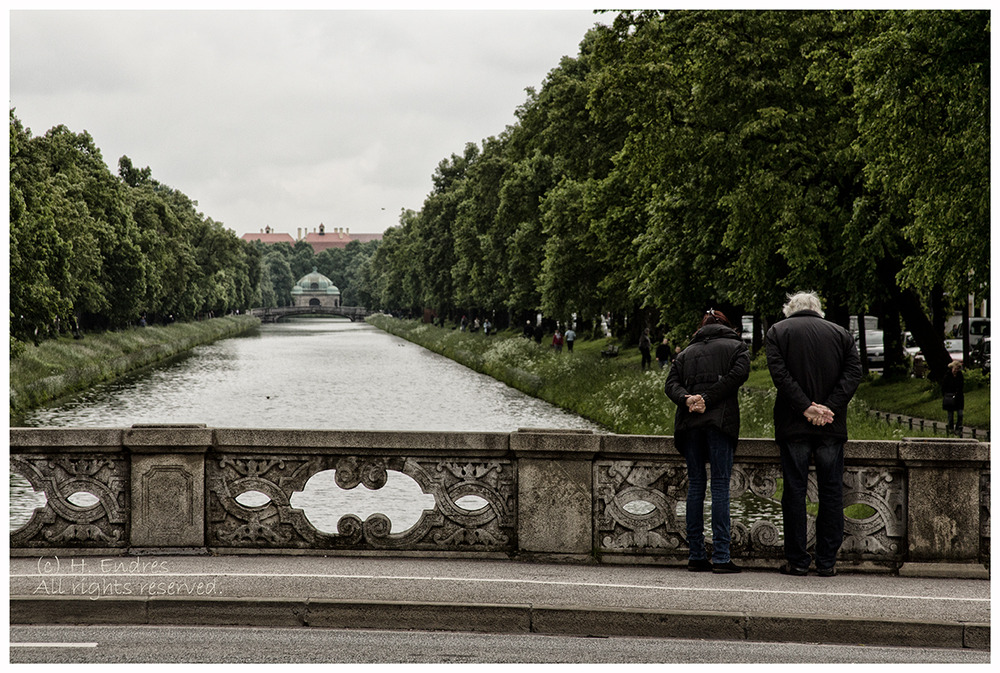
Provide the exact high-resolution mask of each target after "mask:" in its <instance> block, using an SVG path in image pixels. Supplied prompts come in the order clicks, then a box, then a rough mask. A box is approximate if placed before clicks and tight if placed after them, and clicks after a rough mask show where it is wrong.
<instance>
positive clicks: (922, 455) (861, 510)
mask: <svg viewBox="0 0 1000 673" xmlns="http://www.w3.org/2000/svg"><path fill="white" fill-rule="evenodd" d="M10 444H11V449H10V451H11V457H10V461H11V469H12V471H14V472H17V473H19V474H22V475H24V477H25V478H26V479H27V480H28V481H29V482H30V483H31V484H32V486H33V487H34V489H35V490H36V491H41V492H44V494H45V496H46V499H47V503H46V505H45V506H44V507H43V508H40V509H37V510H36V511H35V512H34V514H33V516H32V517H31V519H30V521H28V522H27V523H26V524H25V525H23V526H21V527H20V528H18V529H17V530H15V531H13V532H12V533H11V548H12V553H14V554H17V553H20V552H19V550H33V551H35V552H37V551H38V550H40V549H50V550H51V549H64V550H76V551H78V552H81V553H87V552H88V551H91V552H92V551H98V550H104V551H105V552H108V553H110V552H114V553H125V552H137V551H138V552H141V551H147V550H160V551H163V550H170V549H177V550H180V549H184V550H191V549H202V550H205V551H211V552H217V553H225V552H238V553H255V552H266V553H318V552H323V553H328V552H329V553H338V552H343V553H362V554H368V553H376V554H377V553H387V554H389V553H391V554H398V553H406V554H416V555H420V554H428V555H434V556H440V555H447V554H455V555H460V556H462V557H464V558H468V557H469V556H470V555H471V556H474V555H476V554H483V555H489V557H491V558H494V557H496V556H497V555H498V554H499V555H506V556H508V557H510V558H525V559H531V558H540V559H541V558H544V559H546V560H552V559H564V560H567V561H588V562H599V563H617V564H620V563H660V564H667V565H683V564H684V563H685V562H686V559H687V553H688V550H687V547H686V542H685V525H684V520H683V519H684V517H683V513H679V511H678V510H679V508H683V504H684V501H685V495H686V489H687V475H686V468H685V464H684V460H683V458H682V457H681V456H680V455H679V454H678V453H677V451H676V448H675V446H674V442H673V438H672V437H663V436H633V435H605V434H593V433H589V432H573V431H553V430H544V429H525V430H521V431H518V432H514V433H474V432H473V433H463V432H376V431H343V430H294V429H293V430H281V429H250V428H215V429H213V428H206V427H204V426H199V425H170V426H149V425H146V426H133V427H131V428H104V429H76V428H41V429H31V428H12V429H11V430H10ZM325 471H333V473H334V475H335V480H336V483H337V485H338V486H339V487H340V488H342V489H348V492H350V491H349V489H352V488H354V487H356V486H364V487H365V488H366V489H370V490H378V489H381V488H383V487H384V486H385V485H386V483H387V481H388V477H389V475H390V474H392V473H397V472H398V473H400V474H401V475H404V476H405V477H408V478H409V479H410V480H412V481H413V482H415V484H416V486H417V487H419V490H420V491H421V492H422V493H423V494H425V495H426V496H429V497H432V499H433V503H434V504H433V508H431V509H424V510H423V513H422V514H421V515H420V517H419V520H418V521H417V522H416V523H415V524H413V525H412V526H411V527H410V528H409V529H407V530H405V531H403V532H394V531H393V530H392V529H391V521H390V520H389V518H388V517H386V516H383V515H380V514H373V515H371V516H369V517H367V518H366V519H365V520H364V521H362V520H361V519H360V518H359V517H357V516H354V515H345V516H343V517H342V518H341V519H340V520H339V523H338V524H337V526H336V531H324V530H319V529H317V528H316V527H315V526H314V525H313V523H312V522H311V521H310V520H309V518H308V517H307V516H306V514H305V513H304V512H303V510H302V509H298V508H296V507H295V506H293V504H292V500H293V496H294V495H295V494H297V493H299V492H301V491H303V490H304V489H305V487H306V484H307V482H308V481H309V480H310V479H311V478H312V477H313V476H315V475H317V474H318V473H320V472H325ZM780 486H781V472H780V463H779V451H778V447H777V445H776V444H775V443H774V442H773V441H771V440H766V439H741V440H740V441H739V444H738V447H737V451H736V460H735V465H734V469H733V481H732V484H731V497H732V500H733V552H734V557H736V558H738V559H741V560H742V561H743V562H744V563H745V564H746V565H750V566H758V567H760V566H769V565H777V564H778V563H779V562H780V561H781V559H782V557H783V553H782V541H781V537H782V534H781V521H780V504H779V503H778V493H779V492H780ZM81 492H82V493H87V494H90V495H91V496H93V497H95V498H96V499H97V502H96V503H95V504H91V505H81V504H79V503H74V497H75V496H77V495H79V494H80V493H81ZM989 492H990V446H989V444H987V443H982V442H977V441H975V440H961V439H950V440H945V439H907V440H902V441H862V442H855V441H852V442H849V443H848V444H847V447H846V449H845V474H844V494H845V506H854V507H848V508H847V510H846V512H847V514H846V515H845V541H844V545H843V547H842V549H841V554H840V560H841V565H842V567H844V568H845V569H850V568H854V569H856V570H859V571H872V570H874V571H882V572H908V570H907V568H909V569H910V570H912V571H913V572H919V569H920V568H924V569H928V570H927V571H928V572H932V573H933V569H934V568H940V569H946V570H947V574H955V572H958V571H957V570H956V569H961V568H966V569H969V571H970V572H971V573H972V574H975V573H981V572H982V571H983V569H984V568H985V567H986V566H988V563H989V542H990V507H989ZM247 494H256V496H257V497H258V501H255V502H248V501H247V498H246V496H247ZM776 511H777V512H779V514H778V515H775V514H774V513H775V512H776ZM761 512H764V513H763V514H761ZM768 512H770V513H769V514H768ZM904 566H905V568H904ZM942 572H944V570H942Z"/></svg>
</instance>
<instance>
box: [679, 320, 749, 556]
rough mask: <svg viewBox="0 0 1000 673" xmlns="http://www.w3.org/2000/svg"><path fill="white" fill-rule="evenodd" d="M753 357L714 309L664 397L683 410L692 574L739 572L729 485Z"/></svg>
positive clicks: (681, 446) (681, 443)
mask: <svg viewBox="0 0 1000 673" xmlns="http://www.w3.org/2000/svg"><path fill="white" fill-rule="evenodd" d="M749 376H750V352H749V350H748V349H747V346H746V344H745V343H743V340H742V339H741V338H740V335H739V334H737V333H736V330H734V329H733V328H732V327H731V326H730V324H729V320H728V319H727V318H726V316H725V315H724V314H723V313H722V312H721V311H715V310H710V311H708V312H707V313H706V314H705V315H704V316H703V317H702V321H701V327H700V328H699V330H698V331H697V332H695V335H694V336H693V337H692V339H691V345H689V346H688V347H687V348H685V349H684V350H683V351H681V353H680V355H678V356H677V360H676V361H675V362H674V366H673V367H671V368H670V373H669V374H667V381H666V383H665V384H664V392H666V394H667V397H669V398H670V399H671V401H672V402H673V403H674V404H676V405H677V415H676V417H675V418H674V442H675V443H676V446H677V450H678V451H679V452H680V453H681V454H682V455H683V456H684V458H685V460H686V461H687V472H688V492H687V514H686V522H687V541H688V548H689V549H688V570H691V571H694V572H701V571H709V570H711V571H712V572H714V573H738V572H740V568H739V566H737V565H736V564H735V563H733V561H732V558H730V553H729V547H730V539H731V526H730V517H729V480H730V478H731V476H732V471H733V454H734V452H735V451H736V443H737V441H738V440H739V436H740V404H739V398H738V396H737V395H738V393H739V390H740V386H741V385H742V384H743V382H744V381H746V380H747V377H749ZM706 463H708V465H709V468H710V470H711V479H712V491H711V493H712V560H711V561H709V560H708V553H707V550H706V548H705V490H706V487H707V484H708V478H707V477H706V474H705V464H706Z"/></svg>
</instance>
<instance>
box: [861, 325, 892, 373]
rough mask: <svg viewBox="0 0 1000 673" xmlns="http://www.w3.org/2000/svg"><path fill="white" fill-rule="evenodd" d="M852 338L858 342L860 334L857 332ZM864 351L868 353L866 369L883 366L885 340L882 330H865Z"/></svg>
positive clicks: (881, 367)
mask: <svg viewBox="0 0 1000 673" xmlns="http://www.w3.org/2000/svg"><path fill="white" fill-rule="evenodd" d="M854 340H855V341H857V342H858V343H859V344H860V343H861V335H860V334H859V335H858V336H857V337H855V338H854ZM865 352H866V353H867V355H868V369H883V368H884V367H885V341H884V339H883V332H882V330H880V329H873V330H865Z"/></svg>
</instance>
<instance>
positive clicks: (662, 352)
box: [656, 335, 670, 369]
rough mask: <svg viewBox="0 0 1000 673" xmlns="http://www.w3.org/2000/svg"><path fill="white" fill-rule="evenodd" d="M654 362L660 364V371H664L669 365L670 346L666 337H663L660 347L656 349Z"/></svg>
mask: <svg viewBox="0 0 1000 673" xmlns="http://www.w3.org/2000/svg"><path fill="white" fill-rule="evenodd" d="M656 361H657V362H659V363H660V369H664V368H666V366H667V365H669V364H670V344H668V343H667V337H666V335H664V337H663V341H661V342H660V345H658V346H657V347H656Z"/></svg>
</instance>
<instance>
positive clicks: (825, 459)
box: [779, 437, 844, 570]
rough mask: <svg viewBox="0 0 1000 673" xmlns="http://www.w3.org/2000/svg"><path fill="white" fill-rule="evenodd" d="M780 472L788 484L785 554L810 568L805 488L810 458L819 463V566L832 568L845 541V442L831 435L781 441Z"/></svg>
mask: <svg viewBox="0 0 1000 673" xmlns="http://www.w3.org/2000/svg"><path fill="white" fill-rule="evenodd" d="M779 446H780V448H781V472H782V475H783V476H784V480H785V485H784V491H783V493H782V495H781V511H782V518H783V520H784V524H785V558H786V559H787V560H788V562H789V563H790V564H792V565H793V566H795V567H797V568H808V567H809V564H810V562H811V560H812V559H811V557H810V556H809V552H807V551H806V544H807V542H808V531H807V529H806V521H807V515H806V490H807V486H808V479H809V461H810V458H811V459H812V460H813V461H814V462H815V464H816V486H817V492H818V495H819V512H818V514H817V515H816V568H817V569H818V570H825V569H828V568H832V567H833V566H834V565H835V564H836V562H837V552H838V551H839V550H840V545H841V544H842V543H843V542H844V442H843V440H840V439H835V438H830V437H817V438H812V439H808V440H795V441H786V442H782V443H781V444H780V445H779Z"/></svg>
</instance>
